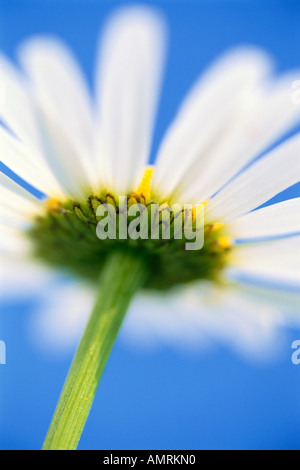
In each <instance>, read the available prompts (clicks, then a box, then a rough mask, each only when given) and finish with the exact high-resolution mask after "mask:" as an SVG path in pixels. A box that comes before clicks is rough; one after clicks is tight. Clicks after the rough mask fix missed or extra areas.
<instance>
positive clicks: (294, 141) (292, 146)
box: [206, 134, 300, 221]
mask: <svg viewBox="0 0 300 470" xmlns="http://www.w3.org/2000/svg"><path fill="white" fill-rule="evenodd" d="M299 155H300V134H298V135H297V136H295V137H292V138H290V139H289V140H288V141H286V142H284V143H283V144H281V145H279V146H278V147H276V148H275V149H274V150H272V151H271V152H269V153H268V154H267V155H266V156H264V157H263V158H261V159H259V160H258V161H256V162H255V163H253V164H252V165H251V166H250V167H249V168H248V169H246V170H245V171H244V172H243V173H241V174H240V175H239V176H237V177H236V178H235V179H234V180H233V181H232V182H230V183H229V184H228V185H227V186H225V188H224V189H222V190H221V191H220V192H219V193H218V194H217V195H216V196H215V197H213V198H212V199H211V200H210V201H209V202H208V204H207V205H206V219H207V220H210V221H214V220H217V221H226V220H231V219H234V218H237V217H239V216H241V215H243V214H245V213H247V212H249V211H251V210H252V209H255V208H256V207H259V206H260V205H261V204H263V203H264V202H266V201H268V200H270V199H271V198H272V197H273V196H275V195H276V194H278V193H280V192H281V191H283V190H284V189H286V188H288V187H289V186H292V185H293V184H295V183H297V182H298V181H299V180H300V158H299Z"/></svg>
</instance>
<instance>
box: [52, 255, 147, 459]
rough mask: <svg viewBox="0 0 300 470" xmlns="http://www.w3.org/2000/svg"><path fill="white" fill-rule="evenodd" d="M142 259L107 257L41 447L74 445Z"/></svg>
mask: <svg viewBox="0 0 300 470" xmlns="http://www.w3.org/2000/svg"><path fill="white" fill-rule="evenodd" d="M145 274H146V273H145V268H144V265H143V263H142V260H140V259H135V258H134V257H133V256H132V255H131V254H128V253H123V252H117V253H114V254H113V256H112V257H111V258H109V259H108V262H107V263H106V265H105V267H104V270H103V272H102V276H101V278H100V284H99V294H98V298H97V300H96V304H95V307H94V310H93V311H92V314H91V317H90V320H89V322H88V324H87V327H86V329H85V332H84V333H83V336H82V339H81V341H80V344H79V346H78V349H77V352H76V354H75V357H74V360H73V362H72V365H71V368H70V371H69V373H68V376H67V379H66V381H65V384H64V387H63V390H62V392H61V395H60V398H59V401H58V404H57V407H56V410H55V412H54V415H53V418H52V422H51V424H50V427H49V430H48V433H47V436H46V439H45V442H44V445H43V449H44V450H74V449H76V447H77V445H78V442H79V439H80V436H81V433H82V431H83V428H84V425H85V422H86V420H87V417H88V414H89V411H90V408H91V405H92V403H93V400H94V397H95V394H96V390H97V387H98V384H99V381H100V378H101V375H102V372H103V370H104V367H105V364H106V361H107V359H108V357H109V354H110V351H111V349H112V346H113V344H114V341H115V339H116V336H117V334H118V331H119V328H120V326H121V323H122V320H123V318H124V315H125V313H126V310H127V308H128V306H129V303H130V301H131V299H132V297H133V295H134V294H135V292H136V291H137V290H138V288H139V287H140V286H141V285H142V284H143V281H144V278H145Z"/></svg>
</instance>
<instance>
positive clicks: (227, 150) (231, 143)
mask: <svg viewBox="0 0 300 470" xmlns="http://www.w3.org/2000/svg"><path fill="white" fill-rule="evenodd" d="M296 76H299V73H298V74H297V75H296ZM294 79H295V76H292V75H291V74H288V75H287V76H284V77H282V78H280V79H277V80H276V81H275V83H270V84H268V85H267V86H265V87H264V88H263V89H262V90H261V97H259V98H258V99H257V100H255V99H253V98H251V96H250V95H249V99H251V101H250V102H249V107H248V108H247V107H245V109H244V110H243V111H242V112H241V113H240V115H237V116H235V118H234V119H232V121H229V123H228V125H227V126H226V127H224V129H223V131H222V132H220V134H219V136H218V138H217V139H216V142H215V143H214V144H213V145H212V148H211V149H208V150H207V164H206V165H201V161H199V163H198V162H197V163H198V165H197V164H195V165H193V166H192V167H191V168H190V171H189V172H187V175H186V176H185V179H184V185H183V186H182V188H181V191H180V195H179V196H180V198H181V200H184V201H192V202H196V201H199V200H202V201H204V200H207V199H208V198H210V197H211V196H213V195H214V194H215V193H216V192H217V191H218V190H220V188H221V187H222V186H223V185H224V184H225V183H227V182H228V181H229V180H230V179H231V178H232V177H233V176H234V175H235V174H237V172H238V171H240V170H241V169H242V168H243V166H244V165H245V164H247V163H248V162H249V161H251V160H252V159H253V158H254V157H256V156H258V155H259V154H261V153H262V152H263V151H264V150H266V149H267V147H268V146H269V145H270V144H272V143H273V142H276V141H277V140H278V138H279V137H281V136H282V135H283V133H284V132H286V131H287V130H288V129H289V128H291V127H292V125H294V124H295V123H296V122H299V119H300V107H299V106H295V104H294V103H293V102H292V100H291V90H290V85H291V83H293V80H294Z"/></svg>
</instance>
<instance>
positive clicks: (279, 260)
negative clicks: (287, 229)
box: [230, 236, 300, 288]
mask: <svg viewBox="0 0 300 470" xmlns="http://www.w3.org/2000/svg"><path fill="white" fill-rule="evenodd" d="M230 265H231V266H234V267H235V268H238V269H240V271H241V272H244V273H245V274H247V275H251V276H252V277H256V278H257V279H262V280H264V281H265V282H276V283H282V284H283V285H284V286H287V285H290V286H291V287H295V286H296V287H298V288H300V236H294V237H288V238H284V239H281V240H272V241H266V242H258V243H252V244H249V245H248V244H247V245H237V246H235V248H234V250H233V251H232V255H231V258H230Z"/></svg>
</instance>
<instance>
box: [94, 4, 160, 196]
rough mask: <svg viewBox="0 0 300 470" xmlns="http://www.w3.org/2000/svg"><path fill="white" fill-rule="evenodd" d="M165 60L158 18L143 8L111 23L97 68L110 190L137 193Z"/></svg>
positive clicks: (123, 13) (101, 134)
mask: <svg viewBox="0 0 300 470" xmlns="http://www.w3.org/2000/svg"><path fill="white" fill-rule="evenodd" d="M163 56H164V30H163V25H162V22H161V20H160V18H159V17H158V16H157V15H156V14H155V13H153V12H152V11H150V10H148V9H147V8H145V7H133V8H131V9H126V10H125V11H121V12H120V13H118V14H117V15H116V16H115V17H113V19H112V21H111V22H110V23H109V24H108V26H107V28H106V31H105V34H104V38H103V45H102V48H101V51H100V63H99V67H98V78H97V86H98V104H99V113H100V117H99V129H98V130H97V132H98V133H99V139H100V143H99V150H98V152H99V156H100V155H102V165H103V171H104V177H105V184H106V186H107V188H108V190H110V191H112V192H117V193H119V194H121V195H125V194H127V193H128V192H129V191H131V190H134V189H136V187H137V186H138V183H139V182H140V179H141V176H142V173H143V169H144V166H145V164H146V163H147V160H148V158H149V152H150V145H151V137H152V129H153V123H154V122H153V121H154V116H155V111H156V105H157V98H158V91H159V85H160V77H161V69H162V63H163Z"/></svg>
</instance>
